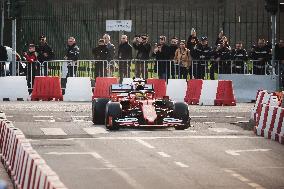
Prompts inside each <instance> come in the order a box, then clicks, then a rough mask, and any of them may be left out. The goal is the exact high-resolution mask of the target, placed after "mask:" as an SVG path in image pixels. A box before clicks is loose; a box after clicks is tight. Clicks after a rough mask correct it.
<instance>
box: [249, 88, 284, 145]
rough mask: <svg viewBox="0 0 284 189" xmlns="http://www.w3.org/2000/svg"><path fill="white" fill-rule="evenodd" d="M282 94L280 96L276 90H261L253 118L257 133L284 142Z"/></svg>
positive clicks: (258, 93)
mask: <svg viewBox="0 0 284 189" xmlns="http://www.w3.org/2000/svg"><path fill="white" fill-rule="evenodd" d="M281 93H282V92H281ZM282 95H283V94H282ZM282 95H281V98H279V95H277V94H276V93H275V92H268V91H266V90H259V91H258V92H257V95H256V103H255V105H254V107H253V109H252V112H251V119H252V120H254V122H255V127H254V132H255V134H256V135H258V136H262V137H265V138H267V139H271V140H275V141H277V142H279V143H281V144H284V108H282V107H280V106H281V104H282Z"/></svg>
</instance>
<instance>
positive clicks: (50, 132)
mask: <svg viewBox="0 0 284 189" xmlns="http://www.w3.org/2000/svg"><path fill="white" fill-rule="evenodd" d="M40 129H41V130H42V132H43V133H44V134H45V135H67V134H66V133H65V132H64V131H63V130H62V129H61V128H40Z"/></svg>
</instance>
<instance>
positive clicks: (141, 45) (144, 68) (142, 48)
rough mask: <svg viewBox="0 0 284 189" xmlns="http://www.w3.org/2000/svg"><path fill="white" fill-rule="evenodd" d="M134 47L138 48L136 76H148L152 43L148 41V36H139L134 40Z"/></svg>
mask: <svg viewBox="0 0 284 189" xmlns="http://www.w3.org/2000/svg"><path fill="white" fill-rule="evenodd" d="M133 48H134V49H135V50H137V55H136V59H137V60H138V61H136V62H135V73H136V74H135V77H136V78H140V77H141V76H142V78H145V79H146V78H148V62H147V60H149V57H150V51H151V45H150V44H149V43H148V36H147V35H141V36H137V37H135V38H134V40H133Z"/></svg>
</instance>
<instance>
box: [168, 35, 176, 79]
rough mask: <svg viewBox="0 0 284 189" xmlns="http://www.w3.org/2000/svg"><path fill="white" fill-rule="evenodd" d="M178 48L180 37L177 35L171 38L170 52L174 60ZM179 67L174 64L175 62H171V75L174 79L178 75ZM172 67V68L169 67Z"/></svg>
mask: <svg viewBox="0 0 284 189" xmlns="http://www.w3.org/2000/svg"><path fill="white" fill-rule="evenodd" d="M177 49H178V38H177V37H172V39H171V44H170V48H169V53H170V55H169V56H170V60H173V59H174V58H175V54H176V50H177ZM177 68H178V67H176V66H175V64H174V62H171V75H172V78H173V79H174V78H175V76H176V75H177V74H176V73H177ZM168 69H170V68H168Z"/></svg>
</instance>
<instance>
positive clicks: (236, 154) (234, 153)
mask: <svg viewBox="0 0 284 189" xmlns="http://www.w3.org/2000/svg"><path fill="white" fill-rule="evenodd" d="M270 150H271V149H252V150H226V153H227V154H230V155H232V156H239V155H241V154H240V152H267V151H270Z"/></svg>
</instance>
